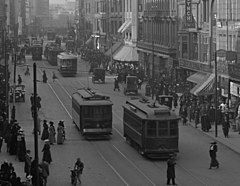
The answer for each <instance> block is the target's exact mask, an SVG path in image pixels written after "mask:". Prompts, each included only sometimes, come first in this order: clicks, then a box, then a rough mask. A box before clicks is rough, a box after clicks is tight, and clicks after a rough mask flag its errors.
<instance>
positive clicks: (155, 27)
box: [137, 0, 177, 79]
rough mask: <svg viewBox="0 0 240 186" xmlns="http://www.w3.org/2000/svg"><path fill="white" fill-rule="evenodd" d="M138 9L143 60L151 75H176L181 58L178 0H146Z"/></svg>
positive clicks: (141, 59)
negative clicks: (178, 47)
mask: <svg viewBox="0 0 240 186" xmlns="http://www.w3.org/2000/svg"><path fill="white" fill-rule="evenodd" d="M141 2H142V4H141V5H139V6H138V9H142V11H143V14H142V16H141V17H139V18H138V23H139V27H138V31H139V36H138V42H137V48H138V54H139V62H140V64H141V65H142V66H144V69H145V73H146V75H147V76H148V77H153V78H154V79H158V78H160V77H161V76H163V75H166V76H168V77H171V78H173V76H174V70H172V69H175V65H176V62H177V58H176V57H177V45H176V43H177V2H176V1H175V0H169V1H164V0H143V1H141Z"/></svg>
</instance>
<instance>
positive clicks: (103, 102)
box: [72, 88, 113, 138]
mask: <svg viewBox="0 0 240 186" xmlns="http://www.w3.org/2000/svg"><path fill="white" fill-rule="evenodd" d="M112 105H113V103H112V101H111V100H110V98H109V97H108V96H105V95H102V94H99V93H95V92H93V91H91V90H90V89H85V88H83V89H79V90H77V92H75V93H74V94H73V95H72V118H73V122H74V123H75V124H76V126H77V127H78V129H79V130H80V131H81V133H82V135H83V136H85V137H86V138H96V137H105V136H107V137H109V135H110V134H112Z"/></svg>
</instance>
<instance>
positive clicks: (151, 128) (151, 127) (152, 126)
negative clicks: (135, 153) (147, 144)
mask: <svg viewBox="0 0 240 186" xmlns="http://www.w3.org/2000/svg"><path fill="white" fill-rule="evenodd" d="M147 136H148V137H156V136H157V124H156V122H155V121H148V122H147Z"/></svg>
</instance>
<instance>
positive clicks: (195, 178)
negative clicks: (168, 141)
mask: <svg viewBox="0 0 240 186" xmlns="http://www.w3.org/2000/svg"><path fill="white" fill-rule="evenodd" d="M43 65H44V66H45V67H46V68H47V66H46V65H45V64H43ZM56 82H57V83H58V85H59V86H60V87H61V88H62V89H63V90H64V92H65V93H66V94H67V95H68V97H69V98H70V99H71V95H70V93H69V92H68V91H67V90H66V89H65V88H64V86H63V85H62V84H61V83H60V81H58V80H57V81H56ZM77 83H78V84H80V85H81V86H82V87H85V84H84V83H81V82H79V81H77ZM48 85H49V87H50V88H51V90H52V91H53V93H54V94H55V95H56V97H57V99H58V101H59V102H60V103H61V105H62V106H63V108H64V110H65V111H66V112H67V114H68V115H69V117H70V118H71V119H72V116H71V114H70V113H69V112H68V110H67V108H66V107H65V106H64V104H63V103H62V101H61V100H60V98H59V97H58V95H57V93H56V92H55V91H54V89H53V87H52V86H51V84H50V83H48ZM71 87H72V88H73V89H74V86H71ZM113 114H114V115H115V116H116V117H117V118H118V119H119V120H120V121H123V120H122V118H120V117H119V116H118V115H117V114H116V113H115V112H113ZM113 128H114V130H115V131H116V132H117V133H118V134H119V136H120V137H121V138H123V139H125V138H124V137H123V134H122V133H121V132H120V131H119V130H117V129H116V128H115V127H113ZM90 143H91V144H92V145H94V144H93V143H92V142H90ZM110 144H111V145H112V146H113V147H114V149H115V150H116V151H117V152H118V153H119V154H120V155H121V156H122V157H123V158H124V159H126V160H127V161H128V162H129V163H130V164H131V165H132V166H133V167H134V168H135V169H136V170H137V171H138V172H139V173H140V174H141V175H143V176H144V177H145V179H146V180H148V182H150V183H151V184H152V185H153V186H156V184H155V183H153V182H152V181H151V179H150V178H149V177H148V176H147V175H145V174H144V172H142V171H141V170H140V169H139V168H138V166H137V165H136V164H135V163H134V162H132V161H131V160H130V159H128V158H127V156H126V155H125V154H124V153H122V152H121V151H120V150H119V149H118V148H117V147H116V146H115V145H114V144H112V143H110ZM97 153H98V154H99V156H100V157H101V158H102V159H103V160H104V161H105V163H106V164H107V165H108V166H109V167H110V168H111V169H112V170H113V171H114V173H115V174H116V175H117V176H118V177H119V178H120V179H121V181H123V183H124V184H125V185H128V183H127V182H126V181H125V180H124V178H122V176H121V175H120V174H119V173H118V172H117V170H116V169H115V168H114V167H113V166H112V165H111V164H110V163H109V161H107V160H106V159H105V158H104V156H103V154H101V153H100V152H99V151H97ZM152 163H153V165H155V166H156V167H157V168H158V169H159V170H160V171H161V172H163V174H165V171H163V170H165V168H164V169H163V167H162V166H160V165H159V164H158V163H157V162H152ZM176 167H178V168H180V169H182V171H183V172H185V173H186V174H188V175H190V176H191V177H192V178H193V179H194V180H196V181H197V182H198V183H200V184H201V185H204V186H207V185H208V184H207V183H205V182H204V181H202V180H201V179H199V178H198V177H197V176H195V175H194V174H192V173H191V172H190V171H188V170H187V169H186V168H184V167H183V166H181V165H178V164H177V165H176ZM176 181H177V183H178V185H184V184H182V183H181V182H180V181H179V180H178V179H176Z"/></svg>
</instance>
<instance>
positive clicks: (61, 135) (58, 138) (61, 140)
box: [57, 122, 64, 144]
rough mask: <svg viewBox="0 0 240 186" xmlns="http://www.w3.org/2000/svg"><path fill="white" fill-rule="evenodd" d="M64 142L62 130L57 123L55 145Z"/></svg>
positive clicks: (60, 125)
mask: <svg viewBox="0 0 240 186" xmlns="http://www.w3.org/2000/svg"><path fill="white" fill-rule="evenodd" d="M63 142H64V128H63V126H62V124H61V123H60V122H59V123H58V127H57V144H63Z"/></svg>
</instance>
